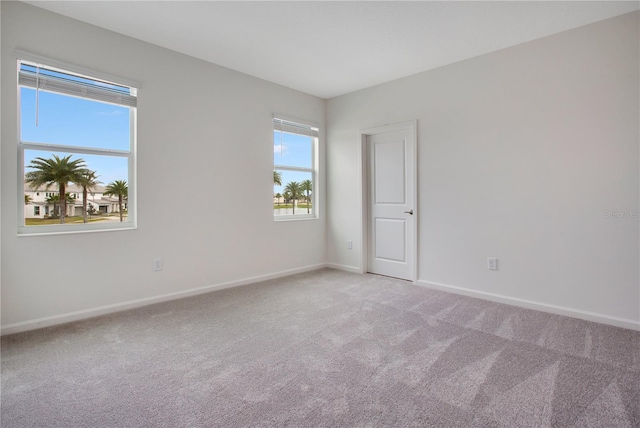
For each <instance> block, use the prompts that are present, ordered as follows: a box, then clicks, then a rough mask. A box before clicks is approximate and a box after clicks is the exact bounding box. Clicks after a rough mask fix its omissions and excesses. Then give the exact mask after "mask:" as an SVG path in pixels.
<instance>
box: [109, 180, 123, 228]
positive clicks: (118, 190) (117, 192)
mask: <svg viewBox="0 0 640 428" xmlns="http://www.w3.org/2000/svg"><path fill="white" fill-rule="evenodd" d="M103 195H105V196H117V197H118V207H119V211H120V221H121V222H122V200H123V199H124V198H127V197H128V196H129V186H127V182H126V181H125V180H116V181H112V182H111V183H109V184H107V187H105V189H104V193H103Z"/></svg>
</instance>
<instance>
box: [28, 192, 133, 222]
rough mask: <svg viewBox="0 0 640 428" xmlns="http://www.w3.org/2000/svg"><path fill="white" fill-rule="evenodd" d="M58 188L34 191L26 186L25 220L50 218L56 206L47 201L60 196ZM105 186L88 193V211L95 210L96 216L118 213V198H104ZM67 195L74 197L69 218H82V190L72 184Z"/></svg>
mask: <svg viewBox="0 0 640 428" xmlns="http://www.w3.org/2000/svg"><path fill="white" fill-rule="evenodd" d="M56 187H57V186H51V187H50V188H49V189H45V187H44V186H42V187H40V188H38V189H35V190H34V189H32V188H31V187H30V186H29V185H28V184H25V186H24V194H25V195H26V196H28V197H29V203H28V204H25V206H24V218H41V219H44V218H48V217H50V216H51V215H52V214H53V212H54V204H53V203H50V202H47V199H48V198H50V197H52V196H55V195H58V194H59V191H58V189H57V188H56ZM104 189H105V188H104V186H96V187H95V188H94V189H93V191H92V192H88V193H87V210H91V209H92V208H93V210H95V212H96V215H106V214H111V213H118V212H120V209H119V207H118V197H110V196H104ZM67 193H68V194H69V195H70V196H72V197H74V198H75V200H74V202H73V203H67V212H66V215H67V216H82V215H83V213H82V188H81V187H78V186H75V185H73V184H70V185H68V186H67ZM123 205H124V209H126V208H127V204H126V200H125V201H123Z"/></svg>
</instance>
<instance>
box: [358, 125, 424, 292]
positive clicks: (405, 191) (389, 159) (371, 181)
mask: <svg viewBox="0 0 640 428" xmlns="http://www.w3.org/2000/svg"><path fill="white" fill-rule="evenodd" d="M414 129H415V128H411V127H406V128H403V129H400V130H389V131H385V130H384V128H382V130H381V131H380V132H376V133H372V134H369V135H367V140H366V152H367V158H368V159H367V167H368V168H367V169H368V174H367V181H368V183H367V184H368V185H367V187H368V205H369V206H368V239H367V244H368V269H367V270H368V272H371V273H377V274H380V275H387V276H392V277H395V278H402V279H408V280H414V263H415V254H414V251H415V250H414V240H415V236H414V235H415V218H416V216H415V214H416V213H415V206H414V204H415V201H414V199H415V196H414V186H415V159H414V157H415V131H414Z"/></svg>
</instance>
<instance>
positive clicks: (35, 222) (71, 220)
mask: <svg viewBox="0 0 640 428" xmlns="http://www.w3.org/2000/svg"><path fill="white" fill-rule="evenodd" d="M114 216H117V213H116V214H115V215H111V216H92V217H87V223H95V222H98V221H104V220H107V218H108V217H114ZM124 217H125V218H126V217H127V216H126V215H125V216H124ZM64 223H65V224H76V223H82V217H80V216H71V217H70V216H67V217H65V218H64ZM24 224H25V226H44V225H47V224H60V219H59V218H25V219H24Z"/></svg>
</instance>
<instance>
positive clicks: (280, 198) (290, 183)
mask: <svg viewBox="0 0 640 428" xmlns="http://www.w3.org/2000/svg"><path fill="white" fill-rule="evenodd" d="M276 171H277V172H279V173H280V174H281V177H282V185H281V186H279V185H274V187H273V214H274V215H275V216H279V215H307V214H311V213H313V184H312V181H313V174H312V173H310V172H298V171H287V170H281V169H277V170H276ZM307 186H308V187H309V189H310V190H309V191H307V190H306V189H307ZM292 189H297V197H296V198H295V200H294V198H293V197H292V195H291V190H292ZM307 195H308V199H307Z"/></svg>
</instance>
